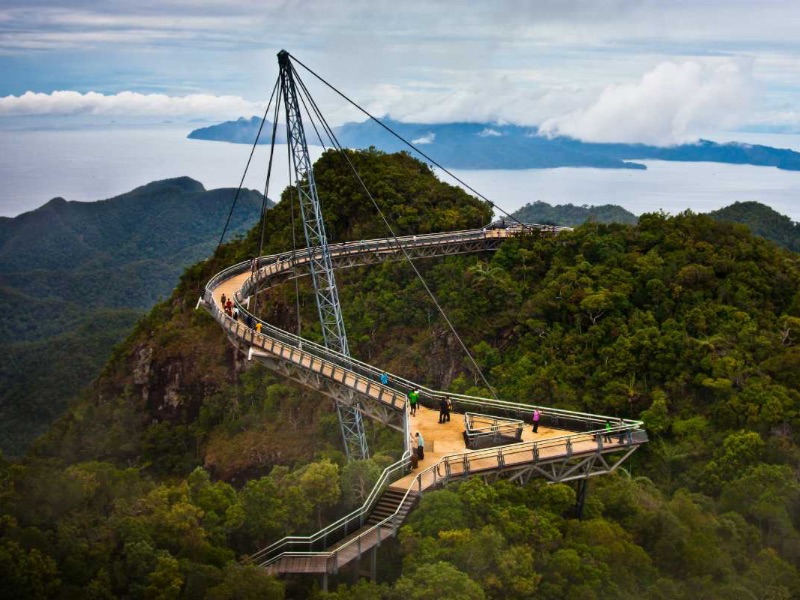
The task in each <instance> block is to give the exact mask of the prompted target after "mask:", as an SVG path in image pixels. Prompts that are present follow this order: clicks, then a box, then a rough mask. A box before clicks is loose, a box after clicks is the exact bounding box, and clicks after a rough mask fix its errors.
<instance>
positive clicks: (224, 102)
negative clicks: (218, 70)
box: [0, 91, 263, 117]
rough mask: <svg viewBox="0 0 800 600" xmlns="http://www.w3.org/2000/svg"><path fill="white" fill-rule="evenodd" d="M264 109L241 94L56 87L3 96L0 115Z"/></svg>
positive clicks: (227, 113) (232, 112)
mask: <svg viewBox="0 0 800 600" xmlns="http://www.w3.org/2000/svg"><path fill="white" fill-rule="evenodd" d="M262 111H263V107H261V106H260V105H258V104H257V103H254V102H249V101H247V100H245V99H243V98H241V97H239V96H213V95H210V94H191V95H188V96H167V95H165V94H140V93H138V92H120V93H118V94H112V95H106V94H99V93H97V92H88V93H86V94H82V93H80V92H74V91H56V92H52V93H50V94H43V93H34V92H25V93H24V94H22V95H21V96H4V97H2V98H0V116H6V117H10V116H42V115H59V116H61V115H67V116H68V115H102V116H158V117H162V116H163V117H181V116H220V117H221V116H226V117H238V116H241V115H252V114H257V113H259V112H262Z"/></svg>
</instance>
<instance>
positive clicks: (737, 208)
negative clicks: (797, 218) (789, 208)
mask: <svg viewBox="0 0 800 600" xmlns="http://www.w3.org/2000/svg"><path fill="white" fill-rule="evenodd" d="M709 214H710V215H711V216H712V217H714V218H715V219H719V220H720V221H731V222H733V223H742V224H744V225H747V226H748V227H750V229H751V230H752V232H753V233H755V234H756V235H760V236H761V237H763V238H766V239H768V240H771V241H773V242H775V243H776V244H778V245H779V246H781V247H783V248H786V249H788V250H791V251H792V252H800V224H798V223H795V222H794V221H792V220H791V219H790V218H789V217H787V216H786V215H782V214H780V213H779V212H777V211H775V210H773V209H771V208H770V207H769V206H765V205H763V204H761V203H760V202H734V203H733V204H731V205H730V206H726V207H725V208H720V209H719V210H715V211H713V212H710V213H709Z"/></svg>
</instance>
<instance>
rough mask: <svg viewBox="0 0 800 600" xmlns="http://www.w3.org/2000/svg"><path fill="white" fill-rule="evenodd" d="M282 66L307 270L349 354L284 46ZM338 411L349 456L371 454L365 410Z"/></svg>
mask: <svg viewBox="0 0 800 600" xmlns="http://www.w3.org/2000/svg"><path fill="white" fill-rule="evenodd" d="M278 65H279V67H280V78H281V92H282V94H283V99H284V104H285V106H286V122H287V129H288V136H287V137H288V139H287V143H288V144H289V148H290V155H291V163H292V165H291V167H290V168H294V179H295V183H296V185H297V194H298V199H299V202H300V213H301V216H302V219H303V229H304V231H305V236H306V244H307V245H308V248H309V250H310V251H311V255H310V256H311V259H310V261H309V270H310V271H311V279H312V281H313V283H314V291H315V293H316V298H317V310H318V312H319V321H320V324H321V325H322V337H323V339H324V342H325V346H326V347H327V348H330V349H331V350H335V351H337V352H340V353H341V354H344V355H345V356H348V357H349V356H350V349H349V347H348V345H347V334H346V333H345V329H344V319H343V318H342V307H341V305H340V304H339V291H338V290H337V288H336V279H335V278H334V275H333V264H332V262H331V255H330V250H329V248H328V238H327V236H326V234H325V223H324V222H323V220H322V210H321V208H320V203H319V196H318V195H317V184H316V181H315V180H314V170H313V169H312V167H311V158H310V156H309V154H308V144H307V143H306V134H305V131H304V130H303V121H302V119H301V116H300V105H299V103H298V99H297V89H296V86H295V81H294V74H293V70H292V65H291V62H290V60H289V53H288V52H287V51H286V50H281V51H280V52H279V53H278ZM354 401H355V400H354ZM336 410H337V412H338V413H339V425H340V427H341V429H342V437H343V438H344V447H345V451H346V453H347V457H348V458H350V459H362V458H368V457H369V448H368V447H367V437H366V435H365V434H364V423H363V421H362V419H361V413H360V412H359V411H358V410H357V409H356V407H355V405H346V404H344V403H343V402H342V401H340V400H338V401H337V402H336Z"/></svg>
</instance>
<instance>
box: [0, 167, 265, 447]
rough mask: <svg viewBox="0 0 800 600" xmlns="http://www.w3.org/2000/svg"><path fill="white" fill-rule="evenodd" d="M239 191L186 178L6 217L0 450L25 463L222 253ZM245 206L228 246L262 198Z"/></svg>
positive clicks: (0, 267)
mask: <svg viewBox="0 0 800 600" xmlns="http://www.w3.org/2000/svg"><path fill="white" fill-rule="evenodd" d="M235 191H236V190H232V189H219V190H210V191H207V190H205V189H204V188H203V186H202V184H200V183H199V182H198V181H194V180H193V179H190V178H188V177H179V178H176V179H167V180H164V181H156V182H153V183H150V184H148V185H144V186H141V187H139V188H136V189H135V190H133V191H131V192H128V193H126V194H122V195H120V196H117V197H115V198H111V199H108V200H102V201H98V202H67V201H66V200H64V199H63V198H56V199H54V200H51V201H50V202H48V203H47V204H45V205H44V206H41V207H40V208H38V209H36V210H33V211H30V212H27V213H24V214H22V215H19V216H18V217H14V218H13V219H11V218H6V217H0V306H2V307H3V310H2V311H0V354H2V355H3V356H4V357H5V358H4V360H3V361H2V362H0V450H2V451H3V452H4V453H5V454H6V455H10V456H21V455H22V454H24V453H25V450H26V449H27V448H28V446H29V445H30V444H31V443H32V442H33V440H34V439H35V438H36V437H38V436H39V435H41V434H42V433H44V432H45V431H47V428H48V427H49V426H50V425H51V424H52V423H53V421H55V420H56V419H57V418H58V417H59V415H61V413H62V412H63V411H64V410H65V409H66V408H67V405H68V403H69V401H70V400H71V399H72V398H74V397H75V395H76V394H78V392H79V391H80V390H81V388H83V387H84V386H86V385H87V384H89V383H90V382H91V381H92V379H94V378H95V377H97V375H98V374H99V373H100V371H101V369H102V368H103V365H104V364H105V362H106V361H107V360H108V356H109V354H110V353H111V349H112V348H113V347H114V345H115V344H117V343H119V342H120V341H121V340H123V339H125V337H126V336H127V335H128V334H129V333H130V332H131V330H132V329H133V326H134V325H135V323H136V322H137V321H138V320H139V319H140V318H141V317H142V316H143V315H144V314H145V313H146V312H147V311H148V310H150V309H151V308H152V307H153V305H154V304H155V303H156V302H157V301H158V300H160V299H163V298H166V297H167V296H169V294H170V293H171V292H172V290H173V289H174V288H175V284H176V283H177V281H178V278H179V277H180V275H181V273H182V272H183V270H184V269H185V268H186V267H187V266H189V265H192V264H194V263H195V262H197V261H198V260H201V259H203V258H205V257H206V256H208V255H209V253H211V252H212V251H213V250H214V246H215V244H216V243H217V241H218V239H219V235H220V233H221V230H222V227H223V225H224V223H225V218H226V216H227V215H228V212H229V210H230V206H231V201H232V200H233V195H234V193H235ZM237 206H238V208H237V210H236V211H234V213H233V215H232V217H231V224H230V227H229V233H228V237H227V238H226V239H231V238H233V237H235V236H237V235H242V234H243V233H244V232H245V231H247V230H248V229H249V228H250V227H251V224H252V222H253V220H255V219H257V218H258V214H259V212H260V210H261V195H260V194H258V193H257V192H254V191H251V190H244V191H243V193H242V194H241V196H240V198H239V202H237ZM177 231H180V232H181V233H180V235H176V232H177Z"/></svg>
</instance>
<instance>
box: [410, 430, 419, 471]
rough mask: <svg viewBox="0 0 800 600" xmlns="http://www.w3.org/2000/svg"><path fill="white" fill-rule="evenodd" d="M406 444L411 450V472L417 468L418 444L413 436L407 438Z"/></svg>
mask: <svg viewBox="0 0 800 600" xmlns="http://www.w3.org/2000/svg"><path fill="white" fill-rule="evenodd" d="M408 443H409V446H408V447H409V448H410V449H411V469H412V470H413V469H416V468H417V466H419V444H418V443H417V438H416V437H415V436H413V435H409V436H408Z"/></svg>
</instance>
